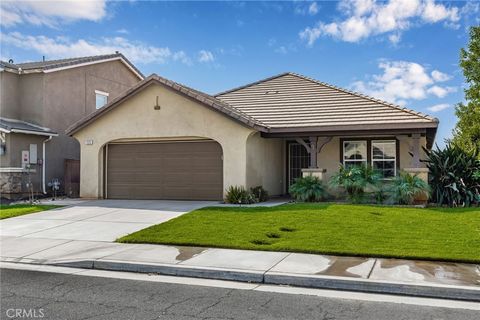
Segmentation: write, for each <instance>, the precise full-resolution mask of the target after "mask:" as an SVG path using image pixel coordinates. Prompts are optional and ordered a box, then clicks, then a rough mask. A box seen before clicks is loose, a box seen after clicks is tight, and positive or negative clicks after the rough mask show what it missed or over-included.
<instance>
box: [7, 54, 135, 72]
mask: <svg viewBox="0 0 480 320" xmlns="http://www.w3.org/2000/svg"><path fill="white" fill-rule="evenodd" d="M115 58H118V59H123V60H124V61H125V62H126V63H127V64H128V65H129V66H130V67H131V68H132V69H134V70H135V72H136V73H138V74H139V75H140V76H141V77H142V78H143V74H142V73H141V72H140V70H138V69H137V68H136V67H135V65H133V64H132V63H131V62H130V61H129V60H128V59H127V58H126V57H125V56H124V55H123V54H121V53H114V54H106V55H97V56H88V57H76V58H68V59H59V60H46V61H36V62H25V63H9V62H6V61H0V66H1V67H3V68H9V69H15V70H18V69H19V68H21V69H22V70H23V71H29V70H41V71H46V70H52V69H57V68H64V67H70V66H76V65H80V64H84V63H89V62H97V61H98V62H100V61H102V60H110V59H115Z"/></svg>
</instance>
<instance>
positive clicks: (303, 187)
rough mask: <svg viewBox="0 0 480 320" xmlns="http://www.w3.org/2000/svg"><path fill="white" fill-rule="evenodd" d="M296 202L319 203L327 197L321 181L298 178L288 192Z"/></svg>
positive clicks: (312, 178)
mask: <svg viewBox="0 0 480 320" xmlns="http://www.w3.org/2000/svg"><path fill="white" fill-rule="evenodd" d="M288 191H289V192H290V194H291V195H292V197H294V198H295V200H297V201H305V202H314V201H321V200H322V199H323V198H325V196H326V195H327V192H326V190H325V187H324V186H323V183H322V181H321V180H320V179H319V178H318V177H313V176H306V177H303V178H298V179H296V180H295V183H294V184H292V185H291V186H290V189H289V190H288Z"/></svg>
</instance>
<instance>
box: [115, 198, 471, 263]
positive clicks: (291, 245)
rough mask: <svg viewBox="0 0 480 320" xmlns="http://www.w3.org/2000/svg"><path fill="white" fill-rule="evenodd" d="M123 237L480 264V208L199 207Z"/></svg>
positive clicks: (147, 240)
mask: <svg viewBox="0 0 480 320" xmlns="http://www.w3.org/2000/svg"><path fill="white" fill-rule="evenodd" d="M118 241H120V242H129V243H158V244H175V245H191V246H208V247H222V248H237V249H253V250H272V251H295V252H307V253H323V254H336V255H349V256H374V257H393V258H410V259H426V260H446V261H464V262H475V263H477V262H480V209H479V208H465V209H440V208H435V209H421V208H400V207H382V206H367V205H365V206H363V205H339V204H287V205H282V206H278V207H273V208H258V207H257V208H220V207H211V208H204V209H200V210H196V211H193V212H190V213H188V214H185V215H183V216H180V217H178V218H176V219H173V220H170V221H168V222H165V223H162V224H159V225H155V226H152V227H149V228H146V229H143V230H140V231H138V232H135V233H132V234H130V235H128V236H125V237H123V238H121V239H119V240H118Z"/></svg>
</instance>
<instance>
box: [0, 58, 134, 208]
mask: <svg viewBox="0 0 480 320" xmlns="http://www.w3.org/2000/svg"><path fill="white" fill-rule="evenodd" d="M141 80H143V75H142V74H141V72H140V71H138V70H137V69H136V68H135V66H134V65H133V64H131V63H130V62H129V61H128V60H127V59H126V58H125V57H124V56H123V55H122V54H120V53H115V54H110V55H101V56H91V57H80V58H69V59H62V60H47V61H39V62H28V63H16V64H14V63H13V61H10V62H5V61H1V62H0V93H1V94H0V96H1V98H0V193H1V196H2V197H3V198H10V199H16V198H21V197H25V196H26V194H27V191H33V192H34V193H35V194H42V193H46V192H48V191H49V190H50V188H49V186H48V183H49V182H51V181H52V180H54V179H58V181H59V182H60V190H59V192H63V191H65V193H67V194H68V195H73V196H75V193H77V195H78V179H79V177H78V176H79V164H78V160H79V159H80V146H79V144H78V142H77V141H76V140H75V139H73V138H72V137H69V136H68V135H66V134H65V129H66V128H67V127H69V126H70V125H72V124H73V123H75V122H76V121H78V120H79V119H82V118H84V117H85V116H87V115H88V114H90V113H92V112H94V111H95V110H97V109H98V108H101V107H103V105H104V104H106V103H107V102H108V101H110V100H112V99H114V98H116V97H117V96H119V95H120V94H121V93H122V92H124V91H126V90H127V89H129V88H130V87H131V86H133V85H134V84H136V83H138V82H139V81H141ZM66 176H67V177H66ZM28 183H29V184H30V186H31V188H30V187H27V184H28Z"/></svg>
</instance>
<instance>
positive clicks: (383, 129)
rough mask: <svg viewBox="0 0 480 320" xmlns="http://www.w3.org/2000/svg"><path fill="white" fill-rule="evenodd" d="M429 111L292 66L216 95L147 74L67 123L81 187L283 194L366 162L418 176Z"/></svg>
mask: <svg viewBox="0 0 480 320" xmlns="http://www.w3.org/2000/svg"><path fill="white" fill-rule="evenodd" d="M437 126H438V120H437V119H435V118H432V117H430V116H428V115H425V114H422V113H420V112H416V111H413V110H409V109H406V108H402V107H399V106H396V105H393V104H390V103H387V102H384V101H381V100H377V99H374V98H371V97H368V96H365V95H362V94H359V93H356V92H350V91H347V90H345V89H341V88H338V87H335V86H332V85H329V84H326V83H323V82H320V81H317V80H314V79H311V78H308V77H305V76H302V75H298V74H295V73H290V72H289V73H283V74H280V75H277V76H274V77H271V78H268V79H264V80H261V81H258V82H255V83H251V84H248V85H245V86H242V87H239V88H235V89H232V90H229V91H225V92H222V93H219V94H217V95H215V96H212V95H208V94H205V93H203V92H200V91H197V90H194V89H191V88H189V87H187V86H184V85H181V84H179V83H176V82H173V81H170V80H167V79H165V78H162V77H160V76H158V75H155V74H154V75H151V76H149V77H148V78H146V79H145V80H143V81H141V82H139V83H138V84H137V85H135V86H134V87H132V88H131V89H130V90H128V91H127V92H126V93H125V94H123V95H121V96H119V97H118V98H116V99H114V100H113V101H111V102H110V103H108V104H107V105H106V106H105V107H104V108H101V109H99V110H97V111H96V112H94V113H92V114H90V115H89V116H87V117H86V118H84V119H82V120H80V121H79V122H77V123H75V124H74V125H72V126H71V127H70V128H69V129H67V134H69V135H71V136H73V137H75V138H76V139H77V140H78V141H79V142H80V145H81V158H80V166H81V174H80V195H81V197H88V198H111V199H201V200H217V199H218V200H220V199H222V197H223V196H224V194H225V190H226V189H227V188H228V187H229V186H232V185H237V186H244V187H247V188H249V187H253V186H257V185H261V186H263V187H264V188H265V189H266V190H267V191H268V192H269V193H270V195H281V194H285V193H287V190H288V187H289V185H291V184H292V183H293V181H294V180H295V179H296V178H298V177H300V176H302V175H306V174H311V175H316V176H319V177H321V178H322V179H324V180H326V179H328V178H329V177H330V176H331V175H332V173H334V172H335V171H336V170H338V168H339V165H340V164H344V165H346V166H350V165H357V164H370V165H372V166H373V167H375V168H376V169H378V170H380V171H381V172H382V174H383V175H384V177H385V179H388V178H390V177H393V176H395V175H396V174H397V173H398V172H399V170H406V171H409V172H414V173H419V174H421V175H422V176H423V177H426V169H425V168H424V166H423V163H422V162H421V161H420V159H421V158H422V153H423V150H422V147H426V148H431V147H432V144H433V141H434V139H435V134H436V130H437Z"/></svg>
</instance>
